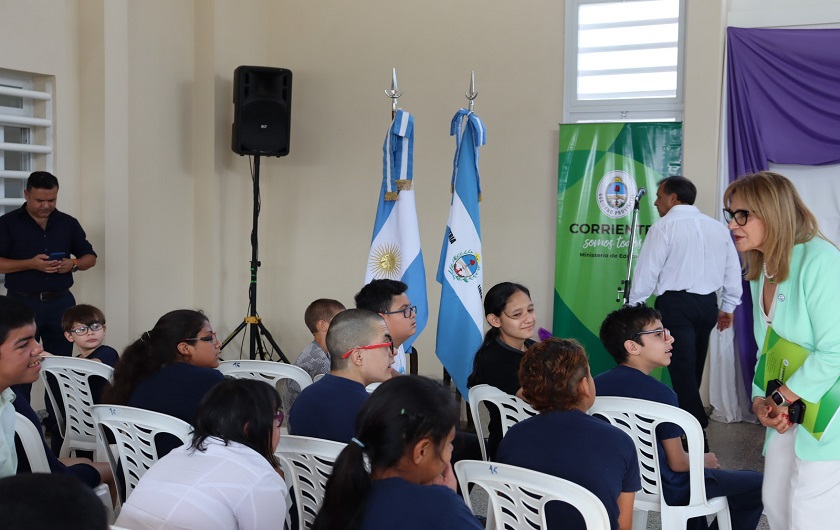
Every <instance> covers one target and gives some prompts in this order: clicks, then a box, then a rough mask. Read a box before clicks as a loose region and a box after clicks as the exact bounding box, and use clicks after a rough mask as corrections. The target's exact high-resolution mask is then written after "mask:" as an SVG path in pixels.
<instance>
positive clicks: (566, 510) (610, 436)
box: [496, 338, 641, 530]
mask: <svg viewBox="0 0 840 530" xmlns="http://www.w3.org/2000/svg"><path fill="white" fill-rule="evenodd" d="M519 381H520V383H521V384H522V396H523V397H524V399H526V400H527V401H528V402H529V403H530V404H531V406H532V407H534V408H535V409H537V410H538V411H539V412H540V414H538V415H536V416H534V417H532V418H528V419H526V420H523V421H521V422H519V423H517V424H516V425H514V426H513V427H511V428H510V430H509V431H508V432H507V434H506V435H505V437H504V438H502V441H501V443H500V444H499V450H498V452H497V453H496V456H497V460H498V461H499V462H501V463H504V464H512V465H514V466H519V467H524V468H527V469H533V470H534V471H539V472H541V473H546V474H548V475H554V476H556V477H560V478H562V479H565V480H569V481H571V482H574V483H575V484H578V485H580V486H583V487H584V488H586V489H588V490H589V491H591V492H592V493H593V494H595V496H597V497H598V499H600V500H601V502H602V503H603V504H604V507H605V508H606V510H607V514H608V515H609V518H610V527H611V528H612V530H630V527H631V525H632V520H633V500H634V499H635V496H636V492H637V491H638V490H640V489H641V481H640V478H639V459H638V456H637V454H636V446H635V445H634V444H633V440H631V439H630V437H629V436H627V434H625V433H624V432H623V431H621V430H620V429H618V428H617V427H613V426H612V425H610V424H609V423H606V422H604V421H603V420H600V419H598V418H594V417H592V416H589V415H587V414H586V411H587V410H589V409H590V407H592V404H593V403H595V383H594V381H593V380H592V375H591V373H590V371H589V362H588V360H587V358H586V352H585V351H584V350H583V347H582V346H581V345H580V344H578V343H577V342H575V341H574V340H569V339H558V338H550V339H548V340H545V341H543V342H540V343H537V344H534V345H533V346H531V347H530V348H528V351H526V352H525V356H524V357H523V358H522V364H521V365H520V368H519ZM546 508H547V509H546V517H547V521H548V528H549V529H552V530H555V529H561V528H562V529H564V530H566V529H569V530H583V529H584V528H586V524H585V523H584V521H583V517H582V516H581V515H580V513H579V512H578V511H577V510H576V509H575V508H574V507H572V506H571V505H569V504H565V503H559V502H551V503H549V504H548V505H547V507H546Z"/></svg>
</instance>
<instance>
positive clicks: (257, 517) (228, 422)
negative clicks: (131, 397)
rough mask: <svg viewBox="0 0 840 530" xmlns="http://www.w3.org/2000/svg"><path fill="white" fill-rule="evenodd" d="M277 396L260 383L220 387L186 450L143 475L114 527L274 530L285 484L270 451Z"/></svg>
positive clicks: (202, 409) (278, 414)
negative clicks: (267, 529)
mask: <svg viewBox="0 0 840 530" xmlns="http://www.w3.org/2000/svg"><path fill="white" fill-rule="evenodd" d="M282 423H283V413H282V406H281V402H280V395H279V394H278V393H277V390H275V388H274V387H272V386H270V385H268V384H267V383H263V382H261V381H252V380H248V379H226V380H224V381H223V382H221V383H219V384H218V385H216V386H215V387H214V388H213V389H211V390H210V392H208V393H207V395H206V396H205V397H204V399H203V400H202V402H201V404H200V405H199V407H198V411H197V413H196V417H195V429H194V430H193V439H192V442H191V443H190V444H186V445H183V446H181V447H179V448H178V449H175V450H174V451H172V452H171V453H169V454H168V455H166V456H165V457H163V458H162V459H160V461H158V462H157V463H156V464H155V465H154V466H152V467H151V469H149V470H148V471H147V472H146V474H145V475H143V478H141V479H140V483H139V484H138V485H137V488H135V490H134V491H133V492H132V493H131V495H130V496H129V498H128V500H127V501H126V503H125V504H124V505H123V508H122V511H121V512H120V516H119V518H118V520H117V523H116V525H117V526H122V527H126V528H131V529H133V530H145V529H152V528H156V529H161V528H178V529H196V530H198V529H201V530H216V529H218V530H230V529H232V528H238V529H240V530H248V529H253V530H258V529H264V528H282V527H283V521H284V519H285V516H286V493H287V489H286V483H285V482H284V481H283V478H282V477H281V476H280V474H279V472H278V469H279V466H278V462H277V460H276V458H275V456H274V450H275V449H276V448H277V443H278V442H279V441H280V425H281V424H282Z"/></svg>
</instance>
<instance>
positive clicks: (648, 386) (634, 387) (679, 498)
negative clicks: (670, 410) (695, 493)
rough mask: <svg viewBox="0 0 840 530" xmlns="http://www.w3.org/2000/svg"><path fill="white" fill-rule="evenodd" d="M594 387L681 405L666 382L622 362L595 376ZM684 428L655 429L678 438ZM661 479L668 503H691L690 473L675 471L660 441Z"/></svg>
mask: <svg viewBox="0 0 840 530" xmlns="http://www.w3.org/2000/svg"><path fill="white" fill-rule="evenodd" d="M595 390H596V392H597V393H598V395H599V396H618V397H628V398H635V399H644V400H647V401H655V402H657V403H663V404H665V405H671V406H672V407H677V408H679V401H678V400H677V394H676V393H674V391H673V390H671V389H670V388H668V387H667V386H666V385H665V384H664V383H662V382H661V381H658V380H657V379H656V378H655V377H653V376H650V375H648V374H646V373H644V372H642V371H641V370H637V369H636V368H632V367H630V366H626V365H623V364H620V365H618V366H616V367H615V368H613V369H612V370H609V371H606V372H604V373H602V374H599V375H597V376H595ZM682 435H683V430H682V429H681V428H680V427H679V426H678V425H675V424H673V423H661V424H660V425H659V426H658V427H657V428H656V438H657V440H669V439H671V438H679V437H681V436H682ZM656 445H657V450H658V451H659V462H661V463H662V464H663V465H660V466H659V467H660V470H659V474H660V476H661V478H662V493H663V495H665V500H666V501H667V502H668V504H673V505H680V504H685V503H686V502H688V497H689V495H690V490H691V487H690V485H689V482H688V473H687V472H676V471H672V470H671V468H670V467H668V465H667V460H666V459H665V449H664V448H663V447H662V444H661V443H657V444H656Z"/></svg>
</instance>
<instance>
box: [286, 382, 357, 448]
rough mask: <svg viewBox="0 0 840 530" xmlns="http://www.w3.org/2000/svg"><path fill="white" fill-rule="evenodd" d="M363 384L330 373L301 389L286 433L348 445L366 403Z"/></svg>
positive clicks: (290, 412)
mask: <svg viewBox="0 0 840 530" xmlns="http://www.w3.org/2000/svg"><path fill="white" fill-rule="evenodd" d="M367 398H368V392H367V390H365V387H364V385H362V384H361V383H357V382H356V381H352V380H350V379H347V378H346V377H338V376H335V375H332V374H326V375H325V376H324V377H323V378H321V379H320V380H319V381H316V382H315V383H313V384H311V385H309V386H308V387H306V388H304V389H303V391H302V392H301V393H300V395H299V396H298V397H297V399H296V400H295V402H294V404H293V405H292V410H291V411H289V434H293V435H295V436H309V437H311V438H321V439H323V440H332V441H334V442H341V443H350V439H351V438H353V437H354V436H355V435H356V413H357V412H359V409H360V408H362V404H363V403H364V402H365V401H366V400H367Z"/></svg>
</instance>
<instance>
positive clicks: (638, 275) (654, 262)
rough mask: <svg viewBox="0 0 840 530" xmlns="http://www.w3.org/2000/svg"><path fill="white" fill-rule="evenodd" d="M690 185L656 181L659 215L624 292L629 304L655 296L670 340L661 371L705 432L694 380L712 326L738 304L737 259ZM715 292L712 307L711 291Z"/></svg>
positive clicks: (721, 324)
mask: <svg viewBox="0 0 840 530" xmlns="http://www.w3.org/2000/svg"><path fill="white" fill-rule="evenodd" d="M696 196H697V188H696V187H695V186H694V184H693V183H692V182H691V181H690V180H688V179H687V178H685V177H681V176H675V177H668V178H666V179H664V180H662V181H661V182H660V183H659V189H658V190H657V191H656V201H655V202H654V205H655V206H656V209H657V211H658V212H659V215H660V216H661V217H662V219H660V220H659V221H657V222H656V223H654V224H653V226H652V227H651V229H650V231H649V232H648V234H647V237H646V238H645V242H644V245H642V250H641V252H640V253H639V259H638V261H637V263H636V269H635V272H634V275H633V283H632V285H631V290H630V303H631V304H637V303H639V302H644V301H645V300H647V298H648V297H649V296H650V295H652V294H653V295H656V296H657V298H656V303H655V306H656V308H657V309H658V310H659V311H660V312H661V313H662V324H663V325H664V326H665V327H666V328H667V329H668V330H669V332H670V333H671V335H672V336H673V337H674V349H673V352H672V353H673V357H672V358H671V365H670V366H669V367H668V371H669V372H670V374H671V382H672V385H673V387H674V391H675V392H676V393H677V397H678V398H679V402H680V408H682V409H683V410H686V411H688V412H689V413H691V414H692V415H693V416H694V417H695V418H697V421H699V422H700V425H701V426H702V427H703V428H704V429H705V428H706V426H707V425H708V424H709V420H708V418H707V417H706V412H705V410H704V409H703V402H702V400H701V399H700V382H701V380H702V378H703V368H704V367H705V364H706V351H707V350H708V348H709V334H710V333H711V331H712V329H713V328H714V327H715V324H716V323H717V327H718V329H719V330H721V331H723V330H724V329H726V328H728V327H729V326H731V325H732V312H733V311H734V310H735V306H737V305H738V304H740V303H741V264H740V262H739V261H738V253H737V251H736V250H735V245H734V244H733V243H732V238H731V236H730V235H729V230H727V228H726V225H724V224H723V223H721V222H719V221H716V220H715V219H712V218H711V217H709V216H707V215H704V214H702V213H700V211H699V210H698V209H697V208H696V207H695V206H693V204H694V199H695V198H696ZM719 290H720V291H721V296H720V308H718V300H717V291H719Z"/></svg>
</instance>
